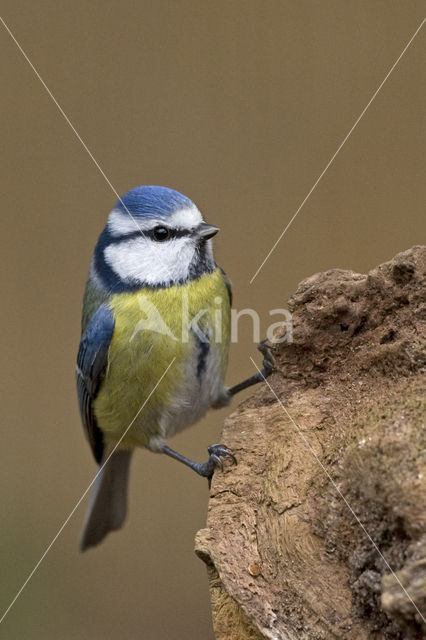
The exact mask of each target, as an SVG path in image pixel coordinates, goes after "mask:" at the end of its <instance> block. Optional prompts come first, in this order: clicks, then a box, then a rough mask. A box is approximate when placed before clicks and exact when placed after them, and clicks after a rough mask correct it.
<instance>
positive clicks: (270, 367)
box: [257, 338, 275, 378]
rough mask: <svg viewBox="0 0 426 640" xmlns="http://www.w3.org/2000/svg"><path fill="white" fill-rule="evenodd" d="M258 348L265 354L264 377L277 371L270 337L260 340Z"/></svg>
mask: <svg viewBox="0 0 426 640" xmlns="http://www.w3.org/2000/svg"><path fill="white" fill-rule="evenodd" d="M257 348H258V350H259V351H260V353H261V354H262V356H263V362H262V364H263V371H262V374H263V377H264V378H267V377H268V376H270V375H271V373H273V372H274V371H275V358H274V356H273V355H272V351H273V347H271V345H270V344H268V339H267V338H265V339H264V340H262V342H259V344H258V345H257Z"/></svg>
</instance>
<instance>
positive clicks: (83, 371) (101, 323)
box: [76, 303, 114, 463]
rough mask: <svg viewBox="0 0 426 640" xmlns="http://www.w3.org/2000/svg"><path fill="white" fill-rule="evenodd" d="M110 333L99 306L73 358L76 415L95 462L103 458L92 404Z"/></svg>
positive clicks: (106, 311)
mask: <svg viewBox="0 0 426 640" xmlns="http://www.w3.org/2000/svg"><path fill="white" fill-rule="evenodd" d="M113 333H114V316H113V313H112V311H111V309H110V308H109V306H108V304H107V303H104V304H101V306H100V307H99V308H98V310H97V311H96V313H95V314H94V315H93V317H92V319H91V320H90V322H89V324H88V326H87V328H86V330H85V332H84V333H83V336H82V338H81V342H80V347H79V350H78V355H77V368H76V374H77V393H78V400H79V405H80V414H81V419H82V421H83V426H84V429H85V431H86V435H87V437H88V440H89V443H90V446H91V448H92V452H93V455H94V457H95V460H96V462H98V463H100V462H101V460H102V454H103V448H104V445H103V438H102V432H101V430H100V429H99V427H98V425H97V423H96V417H95V414H94V409H93V403H94V400H95V398H96V396H97V394H98V391H99V388H100V386H101V384H102V380H103V379H104V377H105V372H106V369H107V366H108V352H109V347H110V343H111V339H112V335H113Z"/></svg>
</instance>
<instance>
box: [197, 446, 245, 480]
mask: <svg viewBox="0 0 426 640" xmlns="http://www.w3.org/2000/svg"><path fill="white" fill-rule="evenodd" d="M207 451H208V452H209V454H210V455H209V459H208V460H207V462H196V463H194V467H193V469H194V471H196V472H197V473H198V474H199V475H200V476H203V477H204V478H207V479H208V480H209V483H210V482H211V479H212V476H213V472H214V470H215V469H220V470H221V471H223V462H222V458H226V457H228V458H231V460H232V464H237V459H236V457H235V456H234V454H233V453H232V451H231V450H230V449H228V447H225V445H224V444H211V445H210V446H209V447H208V448H207Z"/></svg>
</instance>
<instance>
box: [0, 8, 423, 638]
mask: <svg viewBox="0 0 426 640" xmlns="http://www.w3.org/2000/svg"><path fill="white" fill-rule="evenodd" d="M3 7H4V9H3V17H4V19H5V21H6V22H7V23H8V24H9V26H10V28H11V29H12V30H13V31H14V33H15V35H16V37H17V39H18V40H19V42H20V43H21V45H22V46H23V48H24V49H25V50H26V52H27V53H28V55H29V56H30V58H31V60H32V62H33V63H34V65H35V66H36V67H37V68H38V69H39V71H40V73H41V75H42V76H43V78H44V79H45V81H46V83H47V84H48V86H49V87H50V89H51V90H52V92H53V93H54V95H55V96H56V98H57V99H58V101H59V102H60V104H61V105H62V106H63V108H64V110H65V112H66V113H67V114H68V115H69V117H70V119H71V120H72V122H73V123H74V125H75V126H76V128H77V129H78V131H79V133H80V134H81V136H82V138H83V139H84V141H85V142H86V143H87V145H88V146H89V148H90V149H91V150H92V151H93V153H94V155H95V157H96V159H97V160H98V162H99V163H100V165H101V166H102V168H103V170H104V171H105V173H106V174H107V176H108V177H109V179H110V180H111V182H112V184H113V185H114V187H115V188H116V189H117V191H119V192H120V193H122V192H124V191H126V190H127V189H129V188H131V187H134V186H136V185H138V184H143V183H145V184H165V185H168V186H172V187H174V188H177V189H179V190H181V191H183V192H184V193H186V194H187V195H189V196H190V197H192V198H193V199H194V200H195V201H196V202H197V203H198V204H199V206H200V208H201V209H202V210H203V211H204V213H205V217H206V218H207V220H208V221H210V222H212V223H215V224H217V225H219V226H220V227H221V233H220V235H219V236H218V237H217V239H216V240H215V245H216V257H217V259H218V262H219V263H220V264H221V265H223V266H224V267H225V269H226V270H227V271H228V273H229V275H230V276H231V278H232V281H233V285H234V292H235V306H236V308H238V309H242V308H244V307H254V308H256V309H257V310H258V312H259V314H260V316H261V318H262V329H263V331H265V330H266V326H267V321H268V310H269V309H271V308H276V307H280V306H282V305H283V304H285V300H286V299H287V297H288V296H289V295H290V294H291V292H292V291H293V290H294V289H295V287H296V285H297V283H298V282H299V281H300V280H301V279H302V278H304V277H306V276H308V275H310V274H312V273H314V272H316V271H319V270H322V269H328V268H331V267H342V268H350V269H354V270H356V271H361V272H362V271H366V270H368V269H370V268H371V267H373V266H375V265H376V264H378V263H380V262H383V261H384V260H386V259H388V258H391V257H392V256H393V255H394V254H395V253H396V252H398V251H400V250H403V249H406V248H408V247H410V246H412V245H413V244H416V243H420V242H422V241H423V242H424V231H425V223H424V209H423V206H424V205H423V203H424V195H425V194H424V190H425V186H424V175H423V172H424V161H423V157H422V156H423V152H424V148H425V142H426V140H425V137H426V131H425V121H424V98H425V84H424V54H425V39H426V32H425V29H426V27H424V28H423V30H422V31H421V32H420V34H419V35H418V37H417V38H416V40H415V41H414V43H413V45H412V46H411V47H410V49H409V50H408V52H407V54H406V55H405V56H404V58H403V59H402V61H401V63H400V64H399V66H398V67H397V69H396V70H395V72H394V74H393V75H392V76H391V77H390V78H389V80H388V82H387V83H386V85H385V86H384V88H383V90H382V92H381V93H380V94H379V96H378V97H377V99H376V100H375V101H374V103H373V104H372V106H371V108H370V109H369V111H368V112H367V114H366V116H365V117H364V118H363V120H362V121H361V123H360V125H359V127H358V128H357V129H356V130H355V132H354V133H353V135H352V137H351V138H350V139H349V141H348V143H347V144H346V145H345V147H344V148H343V150H342V152H341V153H340V154H339V156H338V157H337V159H336V162H335V164H333V166H332V167H331V168H330V170H329V171H328V173H327V174H326V175H325V177H324V179H323V180H322V181H321V183H320V184H319V186H318V188H317V189H316V191H315V192H314V194H313V195H312V197H311V198H310V200H309V201H308V202H307V204H306V205H305V207H304V208H303V209H302V211H301V212H300V214H299V217H298V218H297V220H296V221H295V223H294V224H293V226H292V228H291V229H290V230H289V232H288V233H287V234H286V236H285V237H284V238H283V240H282V241H281V243H280V244H279V247H278V249H277V250H276V251H275V253H274V254H273V256H272V257H271V259H270V260H269V261H268V263H267V264H266V266H265V267H264V269H263V270H262V272H261V274H260V275H259V276H258V278H257V279H256V280H255V282H254V283H253V284H252V285H249V280H250V277H251V276H252V275H253V273H254V271H255V270H256V268H257V267H258V265H259V264H260V262H261V261H262V260H263V258H264V257H265V255H266V253H267V251H269V249H270V247H271V246H272V244H273V242H274V241H275V239H276V238H277V236H278V234H279V233H280V232H281V230H282V229H283V228H284V226H285V225H286V224H287V222H288V220H289V218H290V217H291V216H292V215H293V213H294V212H295V210H296V209H297V207H298V206H299V204H300V203H301V201H302V200H303V198H304V197H305V196H306V194H307V192H308V191H309V189H310V188H311V186H312V185H313V183H314V181H315V180H316V178H317V177H318V175H319V174H320V173H321V171H322V169H323V168H324V166H325V165H326V163H327V162H328V160H329V159H330V157H331V155H332V154H333V153H334V151H335V150H336V148H337V147H338V145H339V144H340V142H341V141H342V139H343V138H344V136H345V135H346V133H347V132H348V130H349V129H350V127H351V126H352V124H353V123H354V121H355V119H356V118H357V117H358V115H359V114H360V112H361V111H362V109H363V108H364V106H365V105H366V103H367V102H368V100H369V99H370V97H371V95H372V94H373V92H374V91H375V90H376V88H377V87H378V85H379V84H380V82H381V81H382V80H383V78H384V76H385V75H386V73H387V71H388V70H389V68H390V67H391V65H392V64H393V63H394V61H395V60H396V58H397V57H398V55H399V54H400V52H401V51H402V49H403V47H404V46H405V44H406V43H407V42H408V40H409V39H410V37H411V35H412V34H413V33H414V31H415V30H416V28H417V27H418V25H419V24H420V22H421V20H422V17H423V11H424V3H423V2H421V1H419V2H416V1H405V2H395V1H390V0H388V1H379V0H373V1H371V0H369V1H365V2H364V1H353V2H343V1H331V0H323V1H322V2H315V1H300V0H292V1H291V2H286V1H284V0H280V1H273V0H268V1H265V0H264V1H263V2H261V1H260V0H259V1H254V0H249V1H242V0H241V1H240V0H235V1H227V2H225V1H221V0H219V1H218V0H216V1H215V2H207V1H204V2H195V1H192V2H189V1H179V2H172V1H171V0H170V1H168V2H166V1H158V0H157V1H150V2H148V1H145V2H139V3H135V2H130V1H127V2H115V3H113V2H100V1H96V2H88V1H86V2H69V1H67V2H59V3H58V2H56V1H55V2H53V1H50V0H49V1H43V2H40V3H36V4H35V3H33V2H22V1H21V2H19V1H18V2H16V1H13V2H12V1H6V2H4V3H3ZM0 42H1V59H2V61H3V66H4V75H5V77H4V81H3V88H2V92H1V97H0V100H1V109H2V115H3V132H2V137H1V139H2V145H3V147H4V149H3V154H2V156H3V160H2V161H3V163H4V166H3V170H2V175H3V177H4V185H3V190H2V217H1V243H2V244H1V256H2V269H1V281H2V282H1V285H2V289H1V290H2V314H1V336H2V339H3V354H4V359H3V367H2V380H1V390H2V400H1V402H2V423H3V424H2V436H3V440H2V448H1V464H0V474H1V481H0V504H1V512H2V526H1V530H0V553H1V576H2V579H1V587H0V605H1V609H2V610H3V609H5V608H6V607H7V606H8V604H9V603H10V601H11V599H12V597H13V596H14V594H15V593H16V591H17V590H18V589H19V587H20V586H21V584H22V582H23V581H24V579H25V578H26V577H27V575H28V573H29V572H30V570H31V569H32V567H33V566H34V565H35V563H36V562H37V560H38V559H39V557H40V555H41V554H42V553H43V551H44V550H45V548H46V547H47V545H48V544H49V542H50V541H51V540H52V538H53V536H54V535H55V533H56V532H57V530H58V529H59V527H60V526H61V524H62V523H63V521H64V520H65V518H66V517H67V515H68V514H69V512H70V511H71V509H72V508H73V506H74V504H75V503H76V501H77V500H78V498H79V497H80V495H81V494H82V492H83V491H84V489H85V488H86V487H87V485H88V483H89V482H90V480H91V478H92V477H93V474H94V473H95V465H94V462H93V460H92V459H91V454H90V451H89V448H88V446H87V444H86V442H85V439H84V437H83V433H82V428H81V426H80V423H79V416H78V412H77V403H76V398H75V390H74V358H75V352H76V348H77V344H78V340H79V322H80V307H81V296H82V291H83V287H84V282H85V278H86V272H87V268H88V264H89V261H90V255H91V252H92V249H93V246H94V243H95V241H96V237H97V235H98V233H99V232H100V230H101V228H102V226H103V225H104V222H105V219H106V216H107V213H108V211H109V210H110V209H111V208H112V206H113V204H114V202H115V199H116V198H115V196H114V194H113V193H112V192H111V190H110V188H109V186H108V185H107V184H106V182H105V181H104V179H103V178H102V176H101V175H100V174H99V172H98V171H97V169H96V168H95V166H94V165H93V163H92V161H91V160H90V158H89V157H88V156H87V154H86V153H85V151H84V150H83V149H82V147H81V145H80V143H79V142H78V141H77V140H76V138H75V136H74V134H73V133H72V131H71V130H70V128H69V127H68V125H67V124H66V123H65V121H64V120H63V118H62V117H61V116H60V114H59V113H58V111H57V109H56V107H55V105H54V104H53V102H52V101H51V99H50V98H49V97H48V95H47V94H46V93H45V91H44V89H43V88H42V86H41V85H40V83H39V81H38V80H37V79H36V77H35V76H34V73H33V72H32V71H31V69H30V68H29V66H28V64H27V63H26V62H25V60H24V59H23V58H22V56H21V54H20V53H19V51H18V49H17V47H16V45H15V44H14V43H13V42H12V40H11V39H10V37H9V36H8V35H7V34H6V32H5V31H4V30H2V33H1V40H0ZM243 324H244V328H243ZM241 327H242V330H241V332H240V340H239V343H238V344H236V345H234V346H233V347H232V351H231V364H230V368H229V376H228V379H229V382H230V383H233V382H236V381H237V380H238V379H240V378H242V377H243V376H245V375H249V374H251V373H252V365H251V363H250V362H249V360H248V356H249V355H250V354H254V353H255V348H254V346H253V344H252V340H251V335H250V334H251V330H250V323H249V322H248V321H246V322H245V323H243V322H241ZM226 413H227V412H226V411H222V412H220V413H213V414H210V415H209V416H208V418H206V419H205V420H204V421H203V422H202V423H200V424H199V425H198V426H197V427H195V428H193V429H192V430H190V431H188V432H186V433H185V434H183V435H181V436H179V437H178V438H176V439H175V440H174V446H175V447H176V448H177V449H179V450H181V451H182V452H184V453H186V455H189V456H192V457H194V458H195V459H204V458H205V447H206V446H207V444H210V443H211V442H215V441H217V440H218V439H219V437H220V435H219V434H220V427H221V422H222V420H223V417H224V415H226ZM132 472H133V473H132V478H131V496H130V518H129V520H128V522H127V525H126V527H125V529H124V530H123V531H122V532H120V533H119V534H114V535H112V536H110V538H109V539H108V540H107V542H106V543H105V544H104V545H103V546H102V547H101V548H99V550H96V551H91V552H88V553H87V554H85V555H79V554H78V552H77V540H78V536H79V532H80V528H81V523H82V519H83V513H84V509H85V506H86V502H85V503H84V504H83V505H81V506H80V508H79V509H78V511H77V512H76V513H75V515H74V516H73V518H72V519H71V521H70V522H69V524H68V525H67V526H66V528H65V530H64V532H63V533H62V535H61V536H60V538H59V539H58V540H57V542H56V544H55V545H54V547H53V548H52V550H51V551H50V553H49V554H48V556H47V558H46V559H45V560H44V562H43V563H42V565H41V567H40V569H39V571H38V572H37V573H36V575H35V576H34V577H33V578H32V580H31V582H30V583H29V584H28V586H27V588H26V590H25V591H24V592H23V594H22V596H21V597H20V598H19V600H18V601H17V603H16V604H15V606H14V608H13V609H12V610H11V612H10V613H9V615H8V617H7V618H6V620H5V621H4V622H3V625H2V627H1V628H0V636H1V637H4V638H8V639H19V640H21V639H22V638H31V639H35V640H38V639H40V640H41V639H43V640H45V639H46V638H48V639H50V638H61V639H64V640H74V639H75V640H77V639H79V640H80V639H81V638H88V639H113V638H123V639H133V638H146V639H151V638H153V639H155V640H157V639H158V640H162V639H166V638H167V639H168V638H173V639H177V640H179V639H184V638H185V639H187V638H197V639H198V638H200V639H201V638H203V639H209V638H212V632H211V627H210V616H209V603H208V593H207V581H206V575H205V570H204V567H203V565H202V563H201V562H200V561H199V560H197V559H196V558H195V556H194V555H193V536H194V533H195V531H196V530H197V529H198V528H199V527H202V526H203V524H204V520H205V512H206V505H207V495H208V493H207V487H206V483H205V482H203V481H202V480H201V479H199V478H197V477H196V476H195V475H194V474H191V473H190V472H189V471H188V470H187V469H186V468H184V467H183V466H180V465H178V464H177V463H174V462H173V461H171V460H169V459H162V458H161V457H160V456H155V455H153V454H150V453H148V452H139V453H138V455H137V456H136V459H135V461H134V465H133V469H132Z"/></svg>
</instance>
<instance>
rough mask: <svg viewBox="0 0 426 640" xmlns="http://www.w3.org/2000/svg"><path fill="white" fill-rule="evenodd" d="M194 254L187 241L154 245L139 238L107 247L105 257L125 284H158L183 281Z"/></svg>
mask: <svg viewBox="0 0 426 640" xmlns="http://www.w3.org/2000/svg"><path fill="white" fill-rule="evenodd" d="M194 252H195V244H194V242H193V241H191V240H190V239H188V238H178V239H175V240H171V241H168V242H162V243H160V242H158V243H156V242H154V241H152V240H149V239H147V238H143V237H141V238H135V239H133V240H127V241H125V242H120V243H119V244H111V245H109V246H108V247H106V248H105V251H104V256H105V260H106V262H107V264H108V265H109V266H110V267H111V269H113V271H115V273H116V274H117V275H118V276H119V277H120V278H121V279H122V280H124V281H125V282H129V283H136V284H137V283H143V282H145V283H147V284H150V285H157V284H161V283H162V282H170V281H178V280H185V279H186V278H187V277H188V274H189V266H190V264H191V261H192V259H193V257H194Z"/></svg>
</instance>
